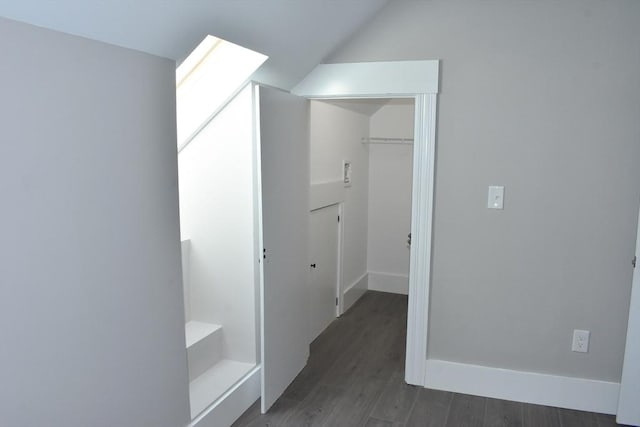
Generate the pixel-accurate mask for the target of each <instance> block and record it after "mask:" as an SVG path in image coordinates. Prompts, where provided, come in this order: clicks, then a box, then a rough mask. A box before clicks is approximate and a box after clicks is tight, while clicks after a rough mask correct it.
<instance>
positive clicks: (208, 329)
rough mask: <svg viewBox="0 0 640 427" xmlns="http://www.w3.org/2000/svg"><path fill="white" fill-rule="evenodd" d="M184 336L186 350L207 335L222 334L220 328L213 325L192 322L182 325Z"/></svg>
mask: <svg viewBox="0 0 640 427" xmlns="http://www.w3.org/2000/svg"><path fill="white" fill-rule="evenodd" d="M184 329H185V335H186V338H187V348H189V347H192V346H193V345H195V344H196V343H197V342H199V341H202V340H203V339H205V338H207V337H208V336H209V335H212V334H215V333H216V332H218V331H220V333H222V326H220V325H216V324H214V323H205V322H198V321H195V320H192V321H191V322H187V324H186V325H184Z"/></svg>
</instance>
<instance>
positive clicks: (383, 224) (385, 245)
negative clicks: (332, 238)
mask: <svg viewBox="0 0 640 427" xmlns="http://www.w3.org/2000/svg"><path fill="white" fill-rule="evenodd" d="M413 116H414V106H413V100H392V101H391V102H390V103H388V104H386V105H385V106H383V107H382V108H381V109H380V110H378V111H377V112H376V113H374V114H373V115H372V116H371V118H370V122H369V133H370V135H371V137H378V138H408V139H410V138H413V121H414V117H413ZM412 165H413V146H412V145H409V144H406V145H399V144H375V143H374V144H370V145H369V228H368V246H367V266H368V270H369V272H375V273H378V274H380V275H382V276H384V275H391V276H394V277H395V278H396V279H399V280H400V281H401V282H406V283H405V286H404V288H406V289H407V290H408V286H409V246H408V244H407V237H408V234H409V232H410V231H411V182H412V170H413V168H412ZM386 279H391V278H390V277H388V278H386ZM386 279H385V278H384V277H382V283H381V284H382V285H384V284H385V283H384V282H385V281H386ZM374 282H375V281H374ZM404 288H403V289H404ZM380 290H387V291H389V292H392V291H394V289H393V288H392V287H388V288H382V289H380Z"/></svg>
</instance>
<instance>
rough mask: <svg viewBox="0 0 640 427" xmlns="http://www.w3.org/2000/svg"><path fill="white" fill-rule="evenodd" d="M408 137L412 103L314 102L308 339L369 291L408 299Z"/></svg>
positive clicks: (408, 100) (380, 100) (369, 100)
mask: <svg viewBox="0 0 640 427" xmlns="http://www.w3.org/2000/svg"><path fill="white" fill-rule="evenodd" d="M413 132H414V99H412V98H395V99H389V98H365V99H348V100H329V101H323V100H312V101H311V105H310V153H311V154H310V158H311V164H310V170H311V172H310V175H311V177H310V180H311V183H310V194H311V206H310V211H311V223H310V232H309V242H310V248H311V250H310V251H311V258H310V266H311V269H310V271H311V280H310V287H311V291H310V296H311V301H310V305H309V306H310V322H311V330H312V336H311V340H313V339H315V338H316V337H317V336H318V335H319V334H320V332H322V331H323V330H324V329H325V328H326V327H327V326H328V325H329V323H330V322H331V320H333V318H335V316H336V315H337V316H339V315H341V314H343V313H344V312H346V311H347V310H348V309H349V308H350V307H351V306H352V305H353V304H354V303H355V302H356V301H357V300H358V299H359V298H360V297H361V296H362V295H363V294H364V292H365V291H366V290H376V291H382V292H387V293H395V294H404V295H407V294H408V291H409V258H410V257H409V255H410V246H409V242H408V236H409V234H410V232H411V194H412V162H413ZM338 209H340V210H341V211H342V214H341V215H339V213H338ZM314 216H316V217H318V220H317V221H314ZM321 217H326V218H327V219H328V218H331V219H328V220H327V221H325V223H323V224H321V223H320V218H321ZM336 220H337V221H336ZM322 227H324V229H323V228H322ZM336 231H338V236H339V239H337V240H336V239H335V235H336ZM330 236H334V238H333V239H332V240H331V242H329V239H330ZM338 240H339V241H340V244H338ZM321 258H323V260H322V261H323V262H321V261H320V259H321ZM336 259H338V263H337V264H338V265H339V269H338V271H336V272H335V273H333V265H335V260H336ZM328 261H331V264H330V265H329V266H327V262H328ZM331 289H333V294H334V296H335V301H333V298H330V296H331V295H330V290H331ZM334 305H335V307H334ZM332 309H333V311H334V313H335V314H334V316H333V318H330V317H329V314H330V313H331V312H332Z"/></svg>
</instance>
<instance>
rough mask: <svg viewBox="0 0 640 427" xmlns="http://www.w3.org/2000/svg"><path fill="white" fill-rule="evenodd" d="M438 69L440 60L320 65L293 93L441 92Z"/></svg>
mask: <svg viewBox="0 0 640 427" xmlns="http://www.w3.org/2000/svg"><path fill="white" fill-rule="evenodd" d="M438 68H439V61H437V60H435V61H433V60H426V61H382V62H352V63H347V64H320V65H318V66H317V67H316V68H314V69H313V71H311V73H309V74H308V75H307V76H306V77H305V78H304V80H302V81H301V82H300V83H299V84H298V85H297V86H296V87H295V88H293V91H292V92H293V93H294V94H296V95H300V96H305V97H313V98H319V97H325V98H335V97H344V96H348V97H362V96H371V95H376V96H382V97H390V96H394V97H397V96H401V95H410V96H414V95H416V94H419V93H438Z"/></svg>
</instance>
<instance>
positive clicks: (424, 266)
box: [293, 60, 439, 385]
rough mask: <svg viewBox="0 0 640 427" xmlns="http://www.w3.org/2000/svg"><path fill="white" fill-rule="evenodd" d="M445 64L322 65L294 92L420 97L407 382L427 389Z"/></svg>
mask: <svg viewBox="0 0 640 427" xmlns="http://www.w3.org/2000/svg"><path fill="white" fill-rule="evenodd" d="M438 82H439V61H438V60H432V61H392V62H384V63H381V62H368V63H350V64H322V65H319V66H317V67H316V69H314V70H313V71H312V72H311V73H310V74H309V75H308V76H307V77H306V78H305V79H304V80H303V81H302V82H301V83H300V84H298V86H296V87H295V88H294V90H293V92H294V93H296V94H298V95H301V96H305V97H307V98H319V99H327V98H339V99H343V98H345V99H346V98H402V97H414V98H415V103H416V108H415V135H414V149H413V150H414V151H413V153H414V154H413V190H412V208H411V214H412V220H411V233H412V234H411V236H412V246H411V258H410V259H411V261H410V270H409V310H408V319H407V358H406V364H405V366H406V368H405V380H406V381H407V382H408V383H409V384H415V385H424V381H425V364H426V361H427V333H428V328H427V323H428V319H429V288H430V284H431V229H432V221H433V185H434V184H433V183H434V171H435V164H434V158H435V157H434V156H435V136H436V110H437V92H438V84H439V83H438Z"/></svg>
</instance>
